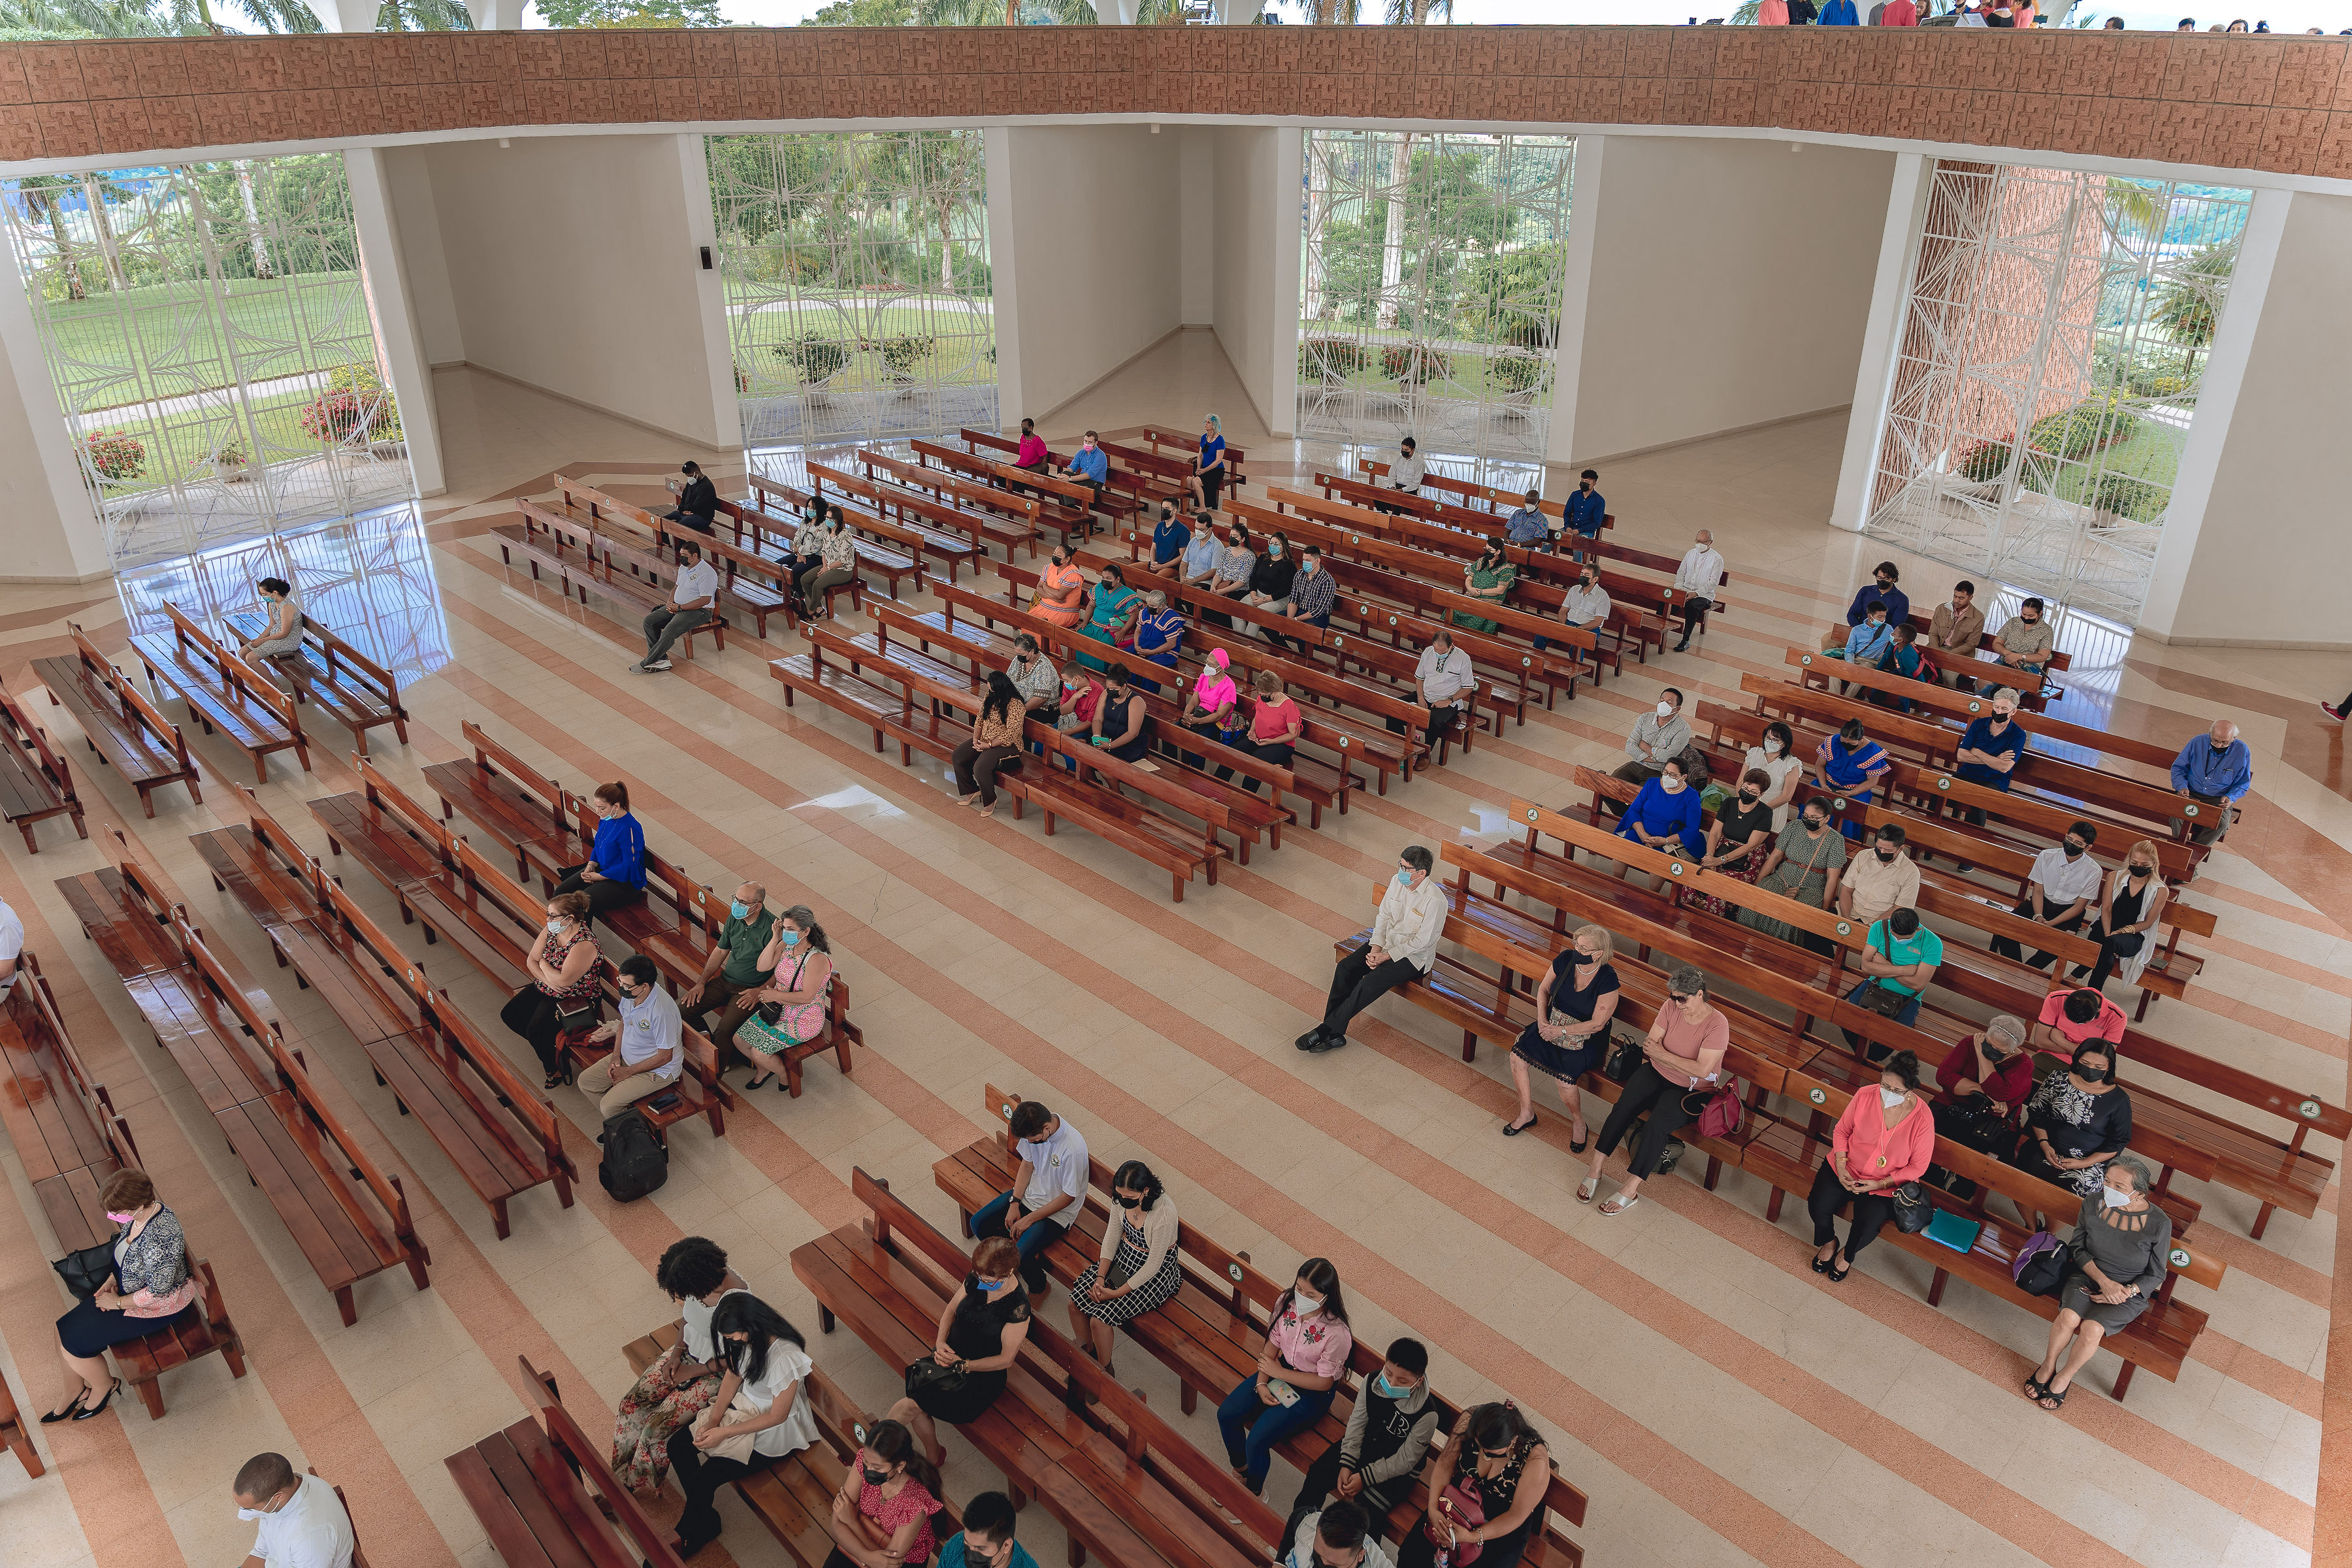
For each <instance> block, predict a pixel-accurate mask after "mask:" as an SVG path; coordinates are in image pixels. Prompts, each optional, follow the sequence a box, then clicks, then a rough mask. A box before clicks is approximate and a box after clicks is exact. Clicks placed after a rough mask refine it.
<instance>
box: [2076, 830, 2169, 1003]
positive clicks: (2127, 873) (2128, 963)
mask: <svg viewBox="0 0 2352 1568" xmlns="http://www.w3.org/2000/svg"><path fill="white" fill-rule="evenodd" d="M2156 870H2157V859H2156V845H2155V844H2154V843H2153V842H2151V841H2150V840H2148V839H2146V838H2143V839H2141V840H2140V841H2139V842H2138V843H2137V844H2135V845H2133V846H2132V847H2130V848H2129V849H2126V850H2125V851H2124V863H2123V865H2122V866H2121V867H2120V868H2118V869H2117V870H2116V872H2115V874H2114V875H2113V876H2112V877H2110V878H2109V879H2107V896H2106V900H2105V902H2104V903H2102V904H2101V905H2100V906H2099V916H2098V919H2097V920H2095V921H2093V922H2092V924H2091V940H2092V941H2093V942H2097V943H2098V944H2099V961H2098V963H2095V964H2094V965H2093V966H2092V967H2090V968H2089V969H2084V967H2083V966H2082V965H2081V964H2079V963H2078V964H2076V965H2075V966H2074V973H2073V974H2072V975H2071V976H2070V977H2069V978H2072V979H2074V980H2084V979H2086V978H2087V980H2088V982H2089V984H2090V986H2091V989H2092V990H2094V991H2097V990H2102V989H2104V988H2105V985H2106V984H2107V976H2108V975H2110V974H2113V973H2116V970H2117V969H2118V968H2120V969H2121V970H2122V971H2123V976H2124V980H2125V983H2126V984H2130V983H2132V982H2134V981H2137V979H2138V978H2139V973H2140V971H2141V970H2142V969H2143V968H2145V967H2146V966H2147V958H2148V954H2149V952H2151V947H2150V933H2151V932H2153V931H2155V930H2156V927H2157V923H2158V921H2161V920H2163V919H2164V906H2165V904H2166V902H2167V901H2168V900H2169V899H2170V898H2171V889H2168V888H2167V887H2166V886H2165V885H2164V882H2163V880H2162V879H2160V878H2158V876H2157V874H2156Z"/></svg>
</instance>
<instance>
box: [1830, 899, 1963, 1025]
mask: <svg viewBox="0 0 2352 1568" xmlns="http://www.w3.org/2000/svg"><path fill="white" fill-rule="evenodd" d="M1866 940H1867V945H1866V946H1864V948H1863V950H1862V952H1861V953H1860V954H1859V957H1860V960H1861V968H1862V973H1863V974H1864V976H1865V978H1864V980H1863V983H1862V984H1859V985H1857V986H1855V987H1854V988H1853V990H1852V991H1849V992H1847V993H1846V998H1845V999H1846V1000H1847V1001H1849V1002H1851V1003H1853V1005H1855V1006H1857V1007H1869V1008H1870V1009H1871V1011H1873V1012H1883V1011H1884V1008H1883V1007H1877V1006H1873V1005H1872V1003H1871V1000H1870V998H1871V997H1872V996H1873V994H1874V993H1876V992H1880V991H1885V992H1891V993H1892V994H1895V996H1898V997H1900V998H1902V1001H1901V1003H1900V1005H1897V1006H1896V1007H1895V1011H1894V1013H1892V1014H1891V1015H1888V1016H1891V1017H1893V1018H1894V1020H1895V1022H1896V1023H1897V1024H1900V1025H1902V1026H1904V1027H1905V1028H1906V1029H1907V1028H1909V1027H1911V1026H1913V1025H1914V1024H1916V1023H1917V1022H1918V1021H1919V994H1920V993H1921V992H1923V991H1925V990H1927V986H1928V985H1929V984H1930V983H1931V982H1933V981H1934V980H1935V978H1936V971H1937V970H1938V969H1940V968H1942V967H1943V963H1944V939H1943V938H1942V937H1940V936H1937V934H1936V933H1935V932H1934V931H1929V930H1928V929H1927V924H1926V923H1925V922H1924V921H1921V920H1920V919H1919V911H1918V910H1913V909H1898V910H1888V911H1887V913H1886V916H1885V919H1884V920H1878V921H1872V922H1871V925H1870V933H1869V936H1868V938H1867V939H1866ZM1845 1043H1846V1044H1847V1045H1849V1046H1852V1047H1854V1048H1855V1049H1857V1050H1858V1049H1860V1048H1861V1047H1862V1045H1863V1037H1862V1036H1860V1035H1858V1034H1856V1033H1854V1032H1853V1030H1852V1029H1848V1030H1846V1031H1845ZM1885 1055H1886V1047H1885V1046H1879V1045H1874V1046H1872V1047H1870V1050H1869V1056H1870V1059H1871V1060H1873V1061H1878V1060H1881V1059H1883V1058H1885Z"/></svg>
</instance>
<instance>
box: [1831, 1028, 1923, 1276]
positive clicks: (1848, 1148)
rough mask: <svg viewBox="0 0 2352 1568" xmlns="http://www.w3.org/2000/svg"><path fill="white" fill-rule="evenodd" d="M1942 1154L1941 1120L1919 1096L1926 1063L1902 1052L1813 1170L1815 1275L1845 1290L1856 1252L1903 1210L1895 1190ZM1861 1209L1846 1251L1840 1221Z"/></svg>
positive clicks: (1849, 1108)
mask: <svg viewBox="0 0 2352 1568" xmlns="http://www.w3.org/2000/svg"><path fill="white" fill-rule="evenodd" d="M1935 1154H1936V1118H1935V1115H1934V1113H1933V1112H1931V1111H1930V1110H1928V1109H1927V1096H1926V1095H1924V1094H1921V1093H1920V1092H1919V1058H1917V1057H1915V1056H1913V1055H1912V1054H1911V1053H1910V1052H1909V1051H1897V1052H1895V1054H1894V1055H1893V1056H1891V1057H1889V1058H1886V1066H1885V1071H1883V1072H1882V1073H1881V1074H1880V1075H1879V1079H1878V1087H1877V1088H1876V1089H1864V1090H1862V1091H1861V1092H1859V1093H1857V1094H1856V1095H1855V1096H1854V1097H1853V1099H1852V1100H1848V1101H1847V1102H1846V1108H1845V1114H1844V1115H1843V1116H1841V1117H1839V1118H1838V1123H1837V1131H1836V1132H1835V1133H1834V1134H1833V1135H1832V1138H1831V1140H1830V1157H1829V1158H1828V1159H1827V1160H1824V1161H1823V1162H1822V1168H1821V1169H1820V1170H1819V1171H1816V1172H1815V1173H1813V1194H1812V1196H1811V1198H1809V1199H1808V1200H1806V1201H1807V1203H1808V1204H1809V1205H1810V1206H1811V1209H1812V1211H1813V1272H1814V1273H1816V1274H1826V1275H1828V1276H1829V1277H1830V1283H1831V1284H1832V1285H1840V1284H1843V1283H1844V1282H1845V1277H1846V1276H1847V1275H1849V1274H1851V1273H1853V1259H1854V1254H1856V1253H1858V1252H1860V1251H1861V1250H1862V1249H1863V1248H1864V1247H1868V1246H1869V1245H1870V1244H1871V1242H1872V1241H1874V1240H1875V1239H1876V1238H1877V1236H1878V1232H1879V1227H1880V1226H1884V1225H1885V1223H1886V1221H1887V1219H1888V1218H1889V1217H1890V1216H1891V1215H1893V1214H1894V1213H1895V1188H1897V1187H1899V1186H1901V1185H1902V1184H1904V1183H1906V1182H1916V1181H1917V1180H1918V1179H1919V1177H1920V1176H1921V1174H1922V1173H1925V1172H1926V1171H1927V1163H1928V1162H1929V1161H1930V1160H1932V1159H1933V1158H1934V1157H1935ZM1849 1202H1851V1203H1852V1204H1853V1229H1852V1230H1850V1231H1848V1232H1847V1233H1846V1238H1845V1247H1844V1249H1843V1251H1841V1250H1840V1249H1839V1247H1838V1243H1837V1229H1836V1226H1835V1224H1834V1223H1833V1222H1834V1221H1835V1220H1836V1219H1837V1212H1838V1210H1840V1209H1842V1208H1843V1207H1845V1205H1847V1204H1848V1203H1849Z"/></svg>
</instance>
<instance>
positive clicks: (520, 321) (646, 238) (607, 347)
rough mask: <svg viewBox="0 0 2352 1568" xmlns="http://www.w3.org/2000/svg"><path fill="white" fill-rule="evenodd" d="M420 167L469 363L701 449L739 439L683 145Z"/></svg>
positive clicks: (570, 139) (556, 149)
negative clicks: (714, 329)
mask: <svg viewBox="0 0 2352 1568" xmlns="http://www.w3.org/2000/svg"><path fill="white" fill-rule="evenodd" d="M425 164H426V168H427V170H428V171H429V174H430V181H431V184H432V195H433V203H434V206H435V208H436V212H437V216H438V221H439V227H440V233H441V248H442V253H443V255H444V256H445V257H446V260H447V267H448V281H449V289H450V297H451V299H452V300H453V302H454V305H455V310H456V317H457V331H458V333H459V336H460V338H461V340H462V342H463V344H464V351H465V358H466V360H467V363H471V364H475V365H478V366H480V367H482V368H483V369H486V370H491V371H496V372H497V373H499V374H501V375H506V376H511V377H512V378H513V379H515V380H517V381H520V382H525V383H528V384H530V385H532V386H536V387H539V388H541V389H542V390H544V391H548V392H552V393H555V394H557V395H560V396H563V397H568V398H572V399H574V400H576V401H578V402H581V403H584V404H586V405H589V406H591V407H593V408H600V409H604V410H605V411H606V412H608V413H612V414H616V415H619V416H621V417H623V418H625V419H632V420H635V421H637V422H638V423H640V424H644V425H649V426H653V427H655V428H656V429H658V430H663V431H667V432H669V433H671V434H673V435H677V436H679V437H684V438H686V439H688V440H692V441H696V442H699V443H702V444H705V445H709V446H722V447H723V446H732V445H734V444H735V443H736V442H737V441H739V440H740V438H741V432H740V426H738V425H737V423H736V421H735V416H734V406H733V401H732V395H731V386H732V382H731V379H730V375H729V372H728V367H727V366H726V364H725V363H714V350H713V347H712V345H711V342H710V332H709V323H708V322H707V321H705V316H706V314H707V309H706V307H707V304H708V301H706V300H705V299H704V289H703V281H702V276H701V271H700V265H699V258H698V257H697V255H696V250H695V247H696V246H697V244H698V243H699V240H698V236H700V235H702V234H703V233H704V232H705V231H707V230H708V229H709V226H710V216H709V212H708V210H707V207H706V210H704V211H702V212H699V213H697V212H694V211H693V210H691V196H692V193H690V192H689V190H688V183H687V181H686V180H685V179H683V178H682V177H681V167H680V152H679V138H678V137H677V136H675V135H665V136H565V137H541V138H528V137H517V138H515V139H514V140H513V142H512V143H511V144H510V145H509V146H506V147H500V146H499V143H498V142H497V141H496V140H495V139H491V140H487V141H480V142H443V143H438V144H436V145H435V146H433V147H430V148H428V149H426V151H425ZM705 199H706V203H707V197H706V198H705ZM714 298H715V296H714ZM433 357H435V358H436V359H438V357H439V355H438V353H435V354H434V356H433ZM716 357H717V358H718V359H719V361H721V362H723V360H724V350H723V344H722V346H721V347H720V348H719V350H718V351H716ZM720 386H724V387H727V388H729V389H730V395H729V396H728V398H727V399H726V400H725V403H724V405H723V406H721V405H720V399H719V397H718V396H717V395H715V393H714V388H715V387H720Z"/></svg>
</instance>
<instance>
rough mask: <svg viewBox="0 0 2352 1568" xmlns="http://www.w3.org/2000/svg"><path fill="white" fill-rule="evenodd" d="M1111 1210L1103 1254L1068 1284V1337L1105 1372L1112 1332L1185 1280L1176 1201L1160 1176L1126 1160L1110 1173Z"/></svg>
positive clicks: (1168, 1297)
mask: <svg viewBox="0 0 2352 1568" xmlns="http://www.w3.org/2000/svg"><path fill="white" fill-rule="evenodd" d="M1110 1201H1111V1209H1112V1212H1113V1213H1114V1214H1116V1215H1118V1218H1116V1219H1114V1220H1113V1221H1112V1222H1111V1223H1110V1225H1109V1226H1108V1227H1106V1228H1105V1229H1104V1231H1103V1245H1102V1256H1101V1257H1099V1258H1097V1259H1095V1261H1094V1262H1092V1263H1089V1264H1087V1271H1086V1272H1085V1273H1083V1274H1081V1275H1079V1276H1078V1277H1077V1279H1075V1280H1073V1281H1072V1282H1071V1284H1070V1337H1071V1338H1072V1339H1075V1340H1076V1341H1077V1342H1078V1343H1080V1344H1081V1345H1086V1346H1088V1347H1090V1348H1091V1349H1092V1350H1093V1352H1094V1356H1095V1360H1097V1361H1098V1362H1100V1363H1102V1369H1103V1371H1104V1372H1106V1373H1108V1372H1109V1371H1110V1369H1111V1367H1110V1357H1111V1349H1112V1345H1113V1342H1115V1341H1116V1340H1117V1338H1118V1336H1117V1335H1116V1334H1114V1333H1113V1332H1112V1330H1114V1329H1116V1328H1118V1326H1119V1325H1120V1324H1122V1323H1124V1322H1127V1321H1129V1320H1131V1319H1134V1318H1139V1317H1141V1316H1142V1315H1143V1314H1144V1313H1146V1312H1149V1311H1150V1310H1152V1309H1153V1308H1155V1307H1164V1306H1166V1305H1167V1304H1168V1303H1169V1302H1171V1301H1172V1300H1175V1299H1176V1291H1177V1289H1178V1287H1180V1286H1181V1285H1182V1284H1183V1283H1184V1268H1183V1265H1182V1264H1181V1262H1180V1261H1179V1260H1178V1258H1177V1256H1176V1232H1177V1223H1176V1200H1175V1199H1173V1198H1171V1197H1170V1196H1169V1195H1168V1193H1167V1189H1166V1188H1164V1187H1163V1186H1161V1184H1160V1177H1159V1174H1158V1173H1156V1172H1154V1171H1153V1170H1152V1168H1151V1167H1150V1166H1149V1165H1147V1164H1145V1163H1143V1162H1142V1161H1140V1160H1129V1161H1128V1162H1127V1163H1125V1164H1123V1165H1121V1166H1120V1167H1119V1168H1118V1170H1116V1171H1113V1172H1112V1173H1111V1175H1110Z"/></svg>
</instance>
